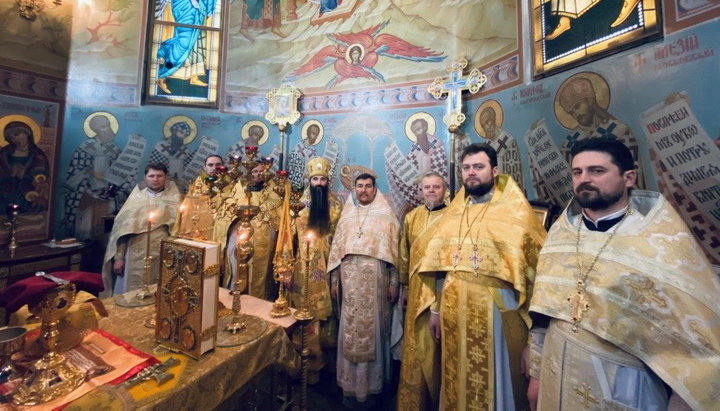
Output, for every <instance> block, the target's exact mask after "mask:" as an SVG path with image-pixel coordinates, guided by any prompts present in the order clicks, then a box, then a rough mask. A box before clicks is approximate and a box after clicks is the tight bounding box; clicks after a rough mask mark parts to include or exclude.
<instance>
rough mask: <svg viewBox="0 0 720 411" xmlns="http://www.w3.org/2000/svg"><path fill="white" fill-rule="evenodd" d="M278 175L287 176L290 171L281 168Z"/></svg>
mask: <svg viewBox="0 0 720 411" xmlns="http://www.w3.org/2000/svg"><path fill="white" fill-rule="evenodd" d="M278 175H279V176H280V177H287V176H288V172H287V170H280V171H278Z"/></svg>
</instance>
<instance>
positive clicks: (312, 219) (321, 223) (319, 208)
mask: <svg viewBox="0 0 720 411" xmlns="http://www.w3.org/2000/svg"><path fill="white" fill-rule="evenodd" d="M309 211H310V212H309V214H308V229H310V230H313V231H315V232H316V233H318V234H319V235H325V234H327V233H328V232H329V231H330V207H329V202H328V188H327V186H315V187H312V186H311V187H310V210H309Z"/></svg>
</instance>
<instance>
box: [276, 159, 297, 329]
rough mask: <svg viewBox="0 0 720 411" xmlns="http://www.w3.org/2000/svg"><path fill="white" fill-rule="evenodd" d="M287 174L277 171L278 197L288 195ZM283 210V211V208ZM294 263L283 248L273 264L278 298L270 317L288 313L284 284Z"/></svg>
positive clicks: (290, 275) (288, 307)
mask: <svg viewBox="0 0 720 411" xmlns="http://www.w3.org/2000/svg"><path fill="white" fill-rule="evenodd" d="M287 176H288V172H287V171H285V170H280V171H278V173H277V177H276V179H275V187H274V190H275V194H277V195H278V196H279V197H280V198H284V197H285V196H286V195H289V193H286V185H287ZM283 212H285V210H284V209H283ZM289 217H290V216H283V218H289ZM282 229H283V227H280V231H281V232H282ZM291 234H292V232H290V233H288V235H291ZM279 235H281V234H279ZM291 248H292V247H291ZM294 265H295V259H294V258H293V256H292V249H290V250H283V252H282V254H281V257H280V260H279V261H278V262H276V263H275V265H274V269H275V270H274V271H275V272H274V279H275V281H276V282H277V283H278V298H277V299H276V300H275V302H274V303H273V307H272V310H270V316H271V317H274V318H278V317H285V316H287V315H290V306H289V304H288V300H287V298H286V296H285V294H287V290H286V288H285V284H286V283H288V282H290V280H291V279H292V274H293V266H294Z"/></svg>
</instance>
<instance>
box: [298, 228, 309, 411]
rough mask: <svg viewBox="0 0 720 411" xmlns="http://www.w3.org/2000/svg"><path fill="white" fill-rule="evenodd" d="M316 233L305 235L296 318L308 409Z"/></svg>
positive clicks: (303, 395) (302, 385)
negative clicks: (310, 286)
mask: <svg viewBox="0 0 720 411" xmlns="http://www.w3.org/2000/svg"><path fill="white" fill-rule="evenodd" d="M313 238H314V235H313V232H312V231H308V233H307V235H306V236H305V244H304V246H305V256H304V257H301V258H300V260H301V262H302V266H303V270H302V290H303V292H302V304H301V305H300V309H299V310H297V311H295V314H294V316H295V319H296V320H298V322H300V326H301V329H302V351H301V352H300V373H301V378H300V409H301V410H307V382H308V360H309V357H310V347H308V326H309V325H310V323H311V322H312V320H313V319H314V318H313V315H312V312H311V311H310V304H309V303H310V301H308V295H309V294H308V282H309V278H310V263H311V262H312V260H313V249H312V247H311V243H312V241H313Z"/></svg>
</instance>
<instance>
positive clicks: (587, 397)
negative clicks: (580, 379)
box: [573, 383, 600, 408]
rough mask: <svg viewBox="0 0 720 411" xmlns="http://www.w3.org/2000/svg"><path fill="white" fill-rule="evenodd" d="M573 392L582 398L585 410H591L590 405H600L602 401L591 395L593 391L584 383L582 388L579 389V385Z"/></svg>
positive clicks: (574, 387)
mask: <svg viewBox="0 0 720 411" xmlns="http://www.w3.org/2000/svg"><path fill="white" fill-rule="evenodd" d="M573 391H575V394H577V395H578V396H580V397H582V403H583V407H585V408H590V403H593V404H600V401H598V399H597V398H595V397H593V396H592V394H590V392H591V391H592V390H591V389H590V387H589V386H588V385H587V384H586V383H582V387H578V386H577V385H575V386H573Z"/></svg>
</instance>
